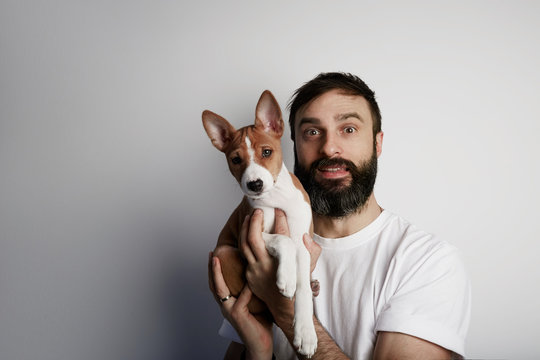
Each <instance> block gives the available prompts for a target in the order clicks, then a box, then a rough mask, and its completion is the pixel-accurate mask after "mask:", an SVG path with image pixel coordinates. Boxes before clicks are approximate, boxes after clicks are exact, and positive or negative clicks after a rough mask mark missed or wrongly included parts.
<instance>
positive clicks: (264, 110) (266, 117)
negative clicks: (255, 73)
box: [255, 90, 284, 137]
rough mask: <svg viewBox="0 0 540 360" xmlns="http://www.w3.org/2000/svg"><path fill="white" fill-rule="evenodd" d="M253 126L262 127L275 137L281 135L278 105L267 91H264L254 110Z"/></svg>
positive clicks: (280, 117) (280, 118)
mask: <svg viewBox="0 0 540 360" xmlns="http://www.w3.org/2000/svg"><path fill="white" fill-rule="evenodd" d="M255 126H256V127H262V128H263V129H264V131H266V132H267V133H271V134H273V135H275V136H277V137H281V135H283V126H284V125H283V117H282V116H281V109H280V108H279V104H278V102H277V100H276V98H275V97H274V95H272V93H271V92H270V91H268V90H265V91H264V92H263V93H262V95H261V97H260V98H259V102H258V103H257V109H256V110H255Z"/></svg>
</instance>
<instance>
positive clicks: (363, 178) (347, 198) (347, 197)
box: [294, 151, 377, 218]
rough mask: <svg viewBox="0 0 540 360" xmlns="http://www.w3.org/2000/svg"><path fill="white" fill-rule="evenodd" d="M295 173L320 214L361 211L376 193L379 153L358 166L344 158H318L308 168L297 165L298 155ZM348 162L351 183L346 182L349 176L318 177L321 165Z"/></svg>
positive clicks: (312, 204) (334, 215)
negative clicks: (336, 177) (374, 190)
mask: <svg viewBox="0 0 540 360" xmlns="http://www.w3.org/2000/svg"><path fill="white" fill-rule="evenodd" d="M295 160H296V161H295V164H294V173H295V175H296V176H297V177H298V179H299V180H300V182H301V183H302V185H303V186H304V189H306V192H307V193H308V195H309V198H310V200H311V208H312V210H313V212H314V213H315V214H317V215H321V216H328V217H332V218H343V217H346V216H348V215H351V214H353V213H355V212H358V211H360V210H361V209H362V208H363V207H364V205H365V204H366V203H367V201H368V199H369V197H370V196H371V194H372V193H373V187H374V186H375V179H376V177H377V156H376V154H375V151H373V155H372V156H371V158H370V159H369V160H367V161H365V162H363V163H361V164H359V166H356V165H355V164H354V163H353V162H352V161H349V160H345V159H342V158H334V159H328V158H325V159H319V160H316V161H315V162H313V164H311V166H310V169H309V171H308V170H306V169H304V168H303V167H302V166H300V165H298V159H295ZM335 165H337V166H345V167H347V170H348V171H349V173H350V174H351V178H350V184H348V185H345V184H343V182H344V181H347V180H348V179H323V180H320V181H317V180H315V175H316V172H317V169H318V168H320V167H332V166H335Z"/></svg>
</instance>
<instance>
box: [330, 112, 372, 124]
mask: <svg viewBox="0 0 540 360" xmlns="http://www.w3.org/2000/svg"><path fill="white" fill-rule="evenodd" d="M348 118H356V119H358V120H360V121H361V122H364V121H365V120H364V118H363V117H361V116H360V114H358V113H357V112H350V113H345V114H339V115H337V116H336V120H337V121H343V120H347V119H348Z"/></svg>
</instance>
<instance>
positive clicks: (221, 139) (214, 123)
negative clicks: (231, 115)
mask: <svg viewBox="0 0 540 360" xmlns="http://www.w3.org/2000/svg"><path fill="white" fill-rule="evenodd" d="M202 122H203V126H204V129H205V130H206V133H207V134H208V137H209V138H210V140H212V145H214V146H215V147H216V148H217V149H218V150H219V151H222V152H224V151H225V148H226V147H227V145H229V143H230V142H231V141H232V137H233V134H234V133H235V132H236V129H235V128H234V127H233V126H232V125H231V124H229V122H228V121H227V120H225V119H224V118H222V117H221V116H219V115H218V114H214V113H213V112H211V111H209V110H205V111H203V113H202Z"/></svg>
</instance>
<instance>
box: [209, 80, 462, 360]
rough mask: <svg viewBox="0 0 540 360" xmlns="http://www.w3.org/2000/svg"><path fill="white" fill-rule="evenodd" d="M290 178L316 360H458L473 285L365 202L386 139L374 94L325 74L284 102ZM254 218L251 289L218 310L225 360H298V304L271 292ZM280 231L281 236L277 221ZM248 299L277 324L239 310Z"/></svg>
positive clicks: (436, 247)
mask: <svg viewBox="0 0 540 360" xmlns="http://www.w3.org/2000/svg"><path fill="white" fill-rule="evenodd" d="M289 124H290V128H291V136H292V140H293V141H294V144H295V174H296V175H297V177H298V178H299V179H300V181H301V182H302V184H303V186H304V187H305V189H306V191H307V192H308V194H309V196H310V200H311V204H312V211H313V225H314V233H315V235H314V238H313V239H310V238H309V236H306V237H305V243H306V247H307V248H308V250H309V251H310V253H311V255H312V260H313V263H315V262H316V266H314V270H313V272H312V278H313V279H318V280H319V281H320V290H319V294H318V296H317V297H315V298H314V311H315V317H314V321H315V326H316V331H317V337H318V347H317V351H316V352H315V355H314V356H313V357H312V358H313V359H325V360H328V359H371V358H374V359H395V358H398V359H450V358H452V357H453V356H456V357H462V356H464V348H465V336H466V333H467V329H468V324H469V318H470V285H469V280H468V277H467V274H466V272H465V270H464V266H463V263H462V261H461V259H460V257H459V255H458V252H457V249H456V248H455V247H453V246H452V245H450V244H448V243H446V242H444V241H441V240H439V239H437V238H435V237H434V236H433V235H431V234H428V233H426V232H424V231H422V230H420V229H418V228H416V227H415V226H414V225H412V224H410V223H409V222H407V221H406V220H404V219H403V218H401V217H399V216H397V215H395V214H393V213H391V212H390V211H388V210H385V209H383V208H382V207H381V206H380V205H379V204H378V203H377V201H376V199H375V195H374V193H373V188H374V185H375V179H376V175H377V159H378V157H379V156H380V155H381V152H382V143H383V135H384V133H383V132H382V130H381V113H380V110H379V106H378V104H377V102H376V100H375V94H374V92H373V91H372V90H371V89H370V88H369V87H368V86H367V85H366V84H365V83H364V82H363V81H362V80H361V79H360V78H358V77H357V76H354V75H351V74H344V73H323V74H320V75H318V76H317V77H315V78H314V79H313V80H311V81H309V82H307V83H306V84H304V85H303V86H302V87H300V88H299V89H298V90H297V91H296V92H295V93H294V95H293V98H292V100H291V103H290V117H289ZM262 221H263V219H262V213H261V212H260V211H257V210H256V211H255V212H254V213H253V215H252V216H251V217H250V218H249V219H248V220H247V221H246V222H245V223H244V231H243V232H242V234H243V235H242V236H243V237H244V239H243V241H245V242H246V243H247V244H249V249H248V250H247V251H250V252H252V254H251V256H249V258H251V259H255V260H254V261H252V262H250V263H249V264H248V268H247V271H248V273H249V275H250V276H248V285H247V286H246V288H245V289H244V291H242V293H241V295H240V296H239V297H238V299H236V298H234V297H233V298H230V299H229V300H227V301H226V302H224V303H222V304H220V306H221V307H222V312H223V314H224V316H225V318H226V321H224V325H223V326H222V328H221V329H220V334H221V335H222V336H225V337H227V338H229V339H231V345H230V346H229V348H228V350H227V353H226V355H225V358H226V359H242V358H246V359H272V358H273V357H274V358H277V359H294V358H296V356H297V354H296V353H295V351H294V348H293V347H292V346H291V343H292V339H293V314H294V299H293V300H289V299H287V298H285V297H283V296H282V295H281V294H280V293H279V291H278V289H277V287H276V285H275V263H274V259H273V258H272V257H271V256H270V255H269V254H268V253H267V251H266V249H265V246H264V241H263V240H262V238H261V232H260V229H261V225H262ZM276 232H279V233H284V234H287V222H286V219H285V216H284V214H283V213H282V212H279V211H277V212H276ZM209 277H210V282H211V284H213V286H212V290H213V291H214V293H215V296H216V297H217V298H222V297H225V296H227V295H228V294H229V291H228V289H227V287H226V285H225V284H224V281H223V278H222V274H221V270H220V265H219V262H218V261H217V259H212V260H211V264H210V271H209ZM252 293H253V294H255V295H256V296H257V297H259V298H260V299H262V300H263V301H264V302H265V303H266V304H267V306H268V308H269V310H270V312H271V313H272V316H273V321H274V324H272V323H271V322H269V321H268V320H266V319H261V318H255V317H254V316H252V315H251V314H250V313H249V311H248V310H247V308H246V305H247V303H248V302H249V299H250V298H251V296H252Z"/></svg>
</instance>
